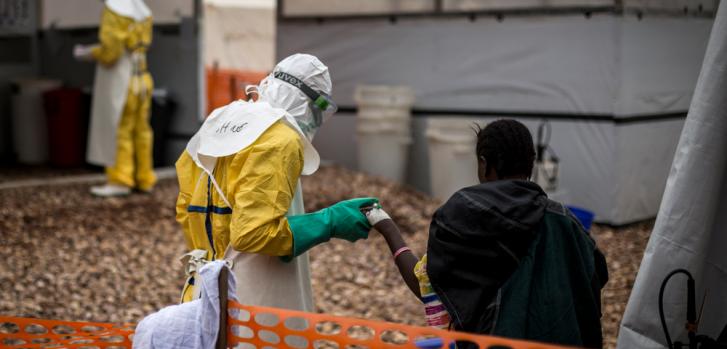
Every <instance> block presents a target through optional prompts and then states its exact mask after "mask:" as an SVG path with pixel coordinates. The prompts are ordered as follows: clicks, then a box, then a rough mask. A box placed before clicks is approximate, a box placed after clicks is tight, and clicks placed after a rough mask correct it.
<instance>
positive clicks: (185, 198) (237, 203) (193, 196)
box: [176, 121, 303, 302]
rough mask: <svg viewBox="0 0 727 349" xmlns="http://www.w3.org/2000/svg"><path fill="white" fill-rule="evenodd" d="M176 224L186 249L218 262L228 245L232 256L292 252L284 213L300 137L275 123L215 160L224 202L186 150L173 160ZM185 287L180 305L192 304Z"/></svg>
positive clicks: (299, 158)
mask: <svg viewBox="0 0 727 349" xmlns="http://www.w3.org/2000/svg"><path fill="white" fill-rule="evenodd" d="M176 168H177V177H178V180H179V197H178V198H177V221H178V222H179V223H180V224H181V225H182V228H183V230H184V236H185V238H186V241H187V246H188V248H189V249H190V250H194V249H202V250H206V251H207V259H208V260H214V259H222V258H223V257H224V253H225V249H226V248H227V246H228V245H230V246H231V247H232V248H234V249H235V250H237V251H241V252H248V253H260V254H265V255H269V256H288V255H290V254H291V253H292V248H293V235H292V233H291V231H290V226H289V225H288V220H287V218H286V216H285V215H286V213H287V212H288V208H289V207H290V204H291V201H292V200H293V196H294V194H295V190H296V186H297V184H298V178H299V177H300V174H301V172H302V169H303V145H302V143H301V141H300V135H299V134H298V133H297V132H296V131H294V130H293V129H291V128H290V127H289V126H287V125H285V124H284V123H283V121H277V122H276V123H275V124H273V125H272V126H270V128H268V129H267V130H266V131H265V132H263V133H262V134H261V135H260V137H259V138H258V139H257V140H256V141H255V142H254V143H252V144H251V145H250V146H248V147H246V148H245V149H243V150H241V151H239V152H237V153H236V154H233V155H229V156H225V157H221V158H218V159H217V164H216V166H215V169H214V177H215V180H216V181H217V183H218V184H219V185H220V187H221V189H222V191H223V192H224V194H225V197H226V198H227V200H228V201H229V203H230V205H232V206H233V207H232V208H230V207H226V204H225V202H224V200H223V199H222V198H221V197H220V195H219V193H218V192H217V190H216V189H215V187H214V185H213V184H212V183H211V181H210V179H209V178H208V176H207V174H206V173H205V172H204V171H203V170H202V169H200V168H199V167H198V166H197V165H196V164H195V163H194V161H193V160H192V158H191V157H190V155H189V153H187V152H186V151H185V152H184V153H183V154H182V156H181V157H180V158H179V160H177V163H176ZM189 286H190V285H189V284H187V285H185V289H184V292H183V296H182V300H183V301H184V302H186V301H189V300H191V299H192V292H191V290H192V288H191V287H189Z"/></svg>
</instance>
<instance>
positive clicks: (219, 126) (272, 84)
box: [176, 54, 372, 311]
mask: <svg viewBox="0 0 727 349" xmlns="http://www.w3.org/2000/svg"><path fill="white" fill-rule="evenodd" d="M331 89H332V86H331V80H330V76H329V74H328V68H327V67H326V66H325V65H323V63H321V62H320V61H319V60H318V59H317V58H315V57H313V56H310V55H304V54H296V55H293V56H291V57H288V58H286V59H285V60H283V61H281V62H280V63H279V64H278V65H277V66H276V67H275V70H274V71H273V73H271V74H270V76H268V77H267V78H266V79H265V80H263V82H262V83H261V84H260V87H259V91H258V93H259V101H257V102H246V101H236V102H232V103H230V104H229V105H227V106H224V107H221V108H218V109H216V110H215V111H213V112H212V114H210V116H209V117H208V118H207V120H206V121H205V123H204V124H203V125H202V127H201V128H200V130H199V131H198V132H197V134H195V136H194V137H193V138H192V139H191V140H190V142H189V144H188V145H187V149H186V151H185V152H184V153H183V154H182V156H181V157H180V158H179V160H178V161H177V164H176V166H177V176H178V178H179V187H180V188H179V191H180V192H179V197H178V200H177V220H178V221H179V222H180V224H181V225H182V227H183V229H184V233H185V237H186V240H187V245H188V247H189V249H190V250H192V252H191V253H190V254H188V255H187V260H188V261H189V260H195V259H196V260H200V259H203V260H207V261H209V260H215V259H223V258H224V259H225V260H228V261H230V262H231V263H232V271H233V273H234V274H235V276H236V279H237V285H238V286H237V296H238V299H240V301H241V302H242V303H244V304H251V305H262V306H274V307H281V308H287V309H295V310H303V311H312V310H313V299H312V290H311V285H310V272H309V262H308V255H307V253H306V251H307V249H309V248H311V247H312V246H314V245H316V244H318V243H321V242H324V241H327V240H328V239H329V238H330V237H339V238H344V239H348V240H349V241H355V240H356V239H359V238H365V237H366V236H367V234H368V230H369V229H370V228H371V226H370V225H369V224H368V221H367V220H366V218H365V216H364V215H363V214H362V213H360V212H358V207H357V205H359V206H361V205H365V204H367V203H369V202H372V199H359V200H353V201H350V202H342V203H339V204H337V205H334V206H335V207H334V206H332V207H331V208H328V209H324V210H328V211H325V212H320V211H319V212H317V213H312V214H309V215H304V208H303V198H302V190H301V184H300V180H299V177H300V175H301V174H312V173H313V172H315V171H316V170H317V168H318V165H319V161H320V160H319V156H318V153H317V152H316V150H315V149H314V148H313V146H312V144H311V140H312V139H313V136H314V134H315V132H316V130H317V129H318V128H319V127H320V126H321V124H322V123H323V121H325V118H326V116H330V114H331V113H332V112H333V111H335V104H333V103H332V101H331V100H330V98H329V97H328V96H329V95H330V92H331ZM326 114H327V115H326ZM359 216H360V217H359ZM334 219H339V220H341V221H345V222H346V223H344V224H336V225H335V226H334V224H332V222H333V220H334ZM362 222H363V223H362ZM294 226H297V227H299V228H298V229H297V230H296V229H295V228H294ZM302 227H306V228H302ZM307 227H311V228H310V229H308V228H307ZM340 227H344V228H343V229H342V228H340ZM294 230H296V231H295V232H294ZM342 230H345V232H341V231H342ZM281 257H287V258H286V260H287V262H283V260H282V259H281ZM190 265H194V263H192V264H190ZM194 270H195V267H194V266H192V267H189V268H188V269H187V271H188V274H189V278H188V280H187V283H186V284H185V287H184V290H183V293H182V301H188V300H191V299H193V298H194V293H195V290H194Z"/></svg>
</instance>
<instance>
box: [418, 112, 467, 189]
mask: <svg viewBox="0 0 727 349" xmlns="http://www.w3.org/2000/svg"><path fill="white" fill-rule="evenodd" d="M426 135H427V140H428V142H429V173H430V178H431V189H432V195H433V196H434V197H436V198H438V199H441V200H446V199H448V198H449V197H450V196H452V194H454V192H456V191H457V190H459V189H462V188H464V187H468V186H471V185H475V184H477V183H478V182H479V180H478V178H477V155H476V152H475V147H476V146H477V136H476V133H475V121H474V120H473V119H468V118H456V117H446V116H445V117H441V118H436V119H429V120H428V123H427V131H426Z"/></svg>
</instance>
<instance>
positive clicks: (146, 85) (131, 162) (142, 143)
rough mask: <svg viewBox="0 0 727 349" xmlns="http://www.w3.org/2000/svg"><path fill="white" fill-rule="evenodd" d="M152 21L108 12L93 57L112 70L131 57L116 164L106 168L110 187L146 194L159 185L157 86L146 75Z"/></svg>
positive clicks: (147, 74) (117, 141) (105, 13)
mask: <svg viewBox="0 0 727 349" xmlns="http://www.w3.org/2000/svg"><path fill="white" fill-rule="evenodd" d="M151 37H152V19H151V17H149V18H147V19H145V20H144V21H143V22H136V21H134V20H133V19H132V18H129V17H124V16H121V15H119V14H117V13H115V12H113V11H112V10H110V9H109V8H105V9H104V12H103V17H102V19H101V27H100V29H99V40H100V45H99V46H97V47H95V48H94V49H93V50H92V51H91V54H92V56H93V58H94V59H95V60H96V61H98V62H99V63H101V64H103V65H106V66H112V65H114V63H116V61H117V60H118V59H119V57H121V55H122V54H124V53H128V54H130V55H131V56H132V60H133V61H134V64H133V67H134V68H133V76H132V77H131V79H130V81H129V90H128V91H129V92H128V95H127V97H126V104H125V105H124V111H123V113H122V115H121V120H120V122H119V128H118V130H117V133H116V162H115V164H114V166H113V167H107V168H106V176H107V177H108V181H109V183H113V184H120V185H124V186H127V187H130V188H137V189H140V190H143V191H148V190H150V189H151V188H152V187H153V186H154V184H155V183H156V175H155V174H154V168H153V162H152V144H153V134H152V130H151V126H149V112H150V109H151V92H152V90H153V88H154V83H153V81H152V78H151V74H149V72H148V71H147V66H146V51H147V50H148V48H149V45H150V44H151Z"/></svg>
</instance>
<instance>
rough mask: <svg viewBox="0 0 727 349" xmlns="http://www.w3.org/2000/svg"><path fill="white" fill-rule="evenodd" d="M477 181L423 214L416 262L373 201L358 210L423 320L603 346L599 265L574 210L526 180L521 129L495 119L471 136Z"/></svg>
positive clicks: (527, 144) (529, 163)
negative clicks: (419, 305) (424, 238)
mask: <svg viewBox="0 0 727 349" xmlns="http://www.w3.org/2000/svg"><path fill="white" fill-rule="evenodd" d="M476 152H477V160H478V163H479V167H478V177H479V180H480V184H478V185H475V186H471V187H468V188H464V189H461V190H459V191H458V192H456V193H455V194H454V195H452V197H451V198H449V200H448V201H447V202H446V203H445V204H444V205H443V206H442V207H440V208H439V209H438V210H437V211H436V212H435V213H434V216H433V217H432V222H431V225H430V228H429V243H428V246H427V254H426V255H425V256H424V257H423V258H422V259H421V260H419V259H418V258H417V257H415V256H414V254H413V253H412V252H411V250H409V249H408V248H407V247H406V245H405V243H404V240H403V239H402V237H401V234H400V233H399V229H398V228H397V226H396V224H394V222H393V221H392V220H391V219H390V218H389V216H388V214H387V213H386V212H384V211H383V210H382V209H381V208H380V206H376V207H374V208H373V209H371V210H369V211H367V217H368V218H369V221H370V222H371V224H373V225H374V226H375V228H376V229H377V230H378V231H379V232H380V233H381V234H382V235H383V236H384V238H385V239H386V241H387V243H388V244H389V248H390V249H391V252H392V254H394V260H395V263H396V265H397V267H398V268H399V271H400V272H401V275H402V277H403V279H404V281H405V282H406V284H407V285H408V286H409V288H410V289H411V291H412V292H413V293H414V294H415V295H417V297H420V298H421V300H422V301H423V302H424V304H425V308H426V317H427V323H428V324H429V325H430V326H437V327H440V328H451V329H453V330H458V331H464V332H471V333H478V334H492V335H497V336H503V337H509V338H519V339H527V340H534V341H541V342H549V343H557V344H564V345H575V346H585V347H590V348H600V347H602V335H601V320H600V319H601V289H602V288H603V286H604V285H605V283H606V281H607V280H608V271H607V269H606V261H605V258H604V256H603V255H602V254H601V252H600V251H599V250H598V249H597V247H596V244H595V242H594V241H593V239H591V237H590V236H589V234H588V232H587V231H585V230H584V228H583V226H582V225H581V224H580V223H579V222H578V220H577V219H576V218H575V216H573V214H572V213H571V212H570V211H569V210H568V209H567V208H565V207H564V206H563V205H562V204H560V203H558V202H555V201H552V200H549V199H548V197H547V195H546V194H545V193H544V192H543V190H542V189H541V188H540V187H539V186H538V185H537V184H535V183H533V182H531V181H529V180H528V178H529V177H530V174H531V173H532V170H533V161H534V157H535V151H534V147H533V140H532V137H531V135H530V132H529V131H528V129H527V128H526V127H525V126H524V125H523V124H521V123H520V122H518V121H515V120H498V121H495V122H492V123H490V124H489V125H487V127H485V128H484V129H479V130H478V132H477V149H476Z"/></svg>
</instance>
